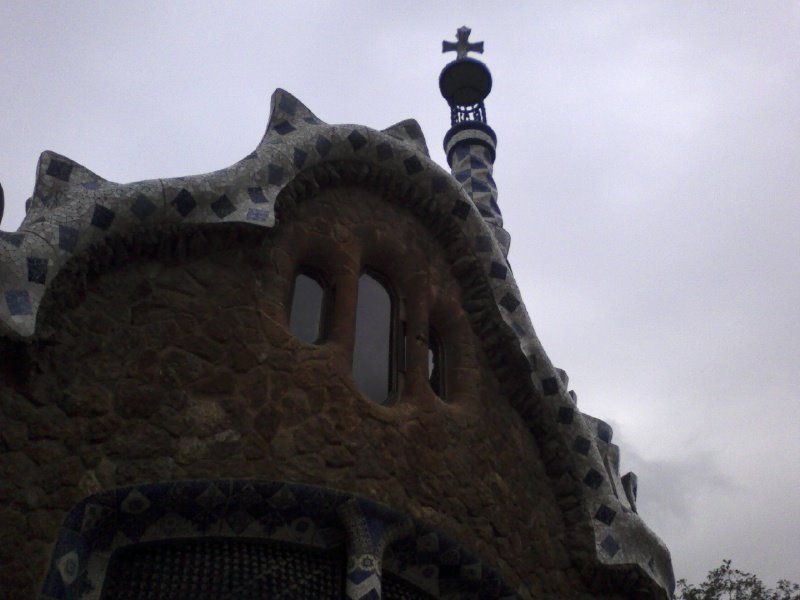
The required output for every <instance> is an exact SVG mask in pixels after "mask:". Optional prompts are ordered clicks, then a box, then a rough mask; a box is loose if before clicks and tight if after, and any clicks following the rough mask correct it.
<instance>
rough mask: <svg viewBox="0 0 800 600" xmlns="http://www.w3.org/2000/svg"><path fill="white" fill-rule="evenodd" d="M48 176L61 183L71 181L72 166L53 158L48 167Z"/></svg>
mask: <svg viewBox="0 0 800 600" xmlns="http://www.w3.org/2000/svg"><path fill="white" fill-rule="evenodd" d="M47 174H48V175H50V176H51V177H55V178H56V179H60V180H61V181H69V177H70V175H71V174H72V164H70V163H67V162H63V161H60V160H58V159H56V158H51V159H50V164H49V165H47Z"/></svg>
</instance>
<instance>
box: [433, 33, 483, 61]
mask: <svg viewBox="0 0 800 600" xmlns="http://www.w3.org/2000/svg"><path fill="white" fill-rule="evenodd" d="M470 33H472V29H470V28H469V27H467V26H466V25H464V26H463V27H459V28H458V29H457V30H456V39H457V40H458V41H457V42H448V41H443V42H442V52H453V51H454V50H455V52H456V60H459V59H461V58H467V52H480V53H481V54H483V42H474V43H472V42H470V41H469V34H470Z"/></svg>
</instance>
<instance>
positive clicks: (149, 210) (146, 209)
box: [131, 194, 156, 221]
mask: <svg viewBox="0 0 800 600" xmlns="http://www.w3.org/2000/svg"><path fill="white" fill-rule="evenodd" d="M155 211H156V205H155V204H153V203H152V202H150V200H148V199H147V196H145V195H144V194H139V195H138V196H137V197H136V200H134V201H133V203H132V204H131V212H132V213H133V214H134V215H136V216H137V217H138V218H139V220H140V221H144V220H145V219H146V218H147V217H149V216H150V215H152V214H153V213H154V212H155Z"/></svg>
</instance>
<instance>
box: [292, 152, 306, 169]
mask: <svg viewBox="0 0 800 600" xmlns="http://www.w3.org/2000/svg"><path fill="white" fill-rule="evenodd" d="M306 158H308V152H306V151H305V150H301V149H300V148H295V149H294V168H295V169H302V168H303V165H304V164H306Z"/></svg>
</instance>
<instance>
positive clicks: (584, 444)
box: [572, 435, 592, 456]
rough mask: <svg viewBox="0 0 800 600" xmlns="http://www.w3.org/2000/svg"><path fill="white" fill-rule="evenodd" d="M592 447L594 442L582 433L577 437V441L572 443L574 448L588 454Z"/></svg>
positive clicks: (580, 452)
mask: <svg viewBox="0 0 800 600" xmlns="http://www.w3.org/2000/svg"><path fill="white" fill-rule="evenodd" d="M591 447H592V443H591V442H590V441H589V440H587V439H586V438H585V437H583V436H582V435H579V436H578V437H576V438H575V442H574V443H573V444H572V449H573V450H575V452H578V453H579V454H583V455H584V456H586V455H587V454H589V449H590V448H591Z"/></svg>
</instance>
